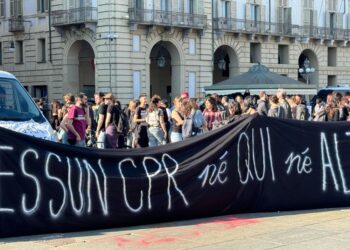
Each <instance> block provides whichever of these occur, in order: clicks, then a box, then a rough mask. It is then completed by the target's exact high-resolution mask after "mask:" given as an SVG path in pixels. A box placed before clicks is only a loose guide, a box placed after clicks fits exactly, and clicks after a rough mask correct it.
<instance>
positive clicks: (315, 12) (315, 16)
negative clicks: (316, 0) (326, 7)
mask: <svg viewBox="0 0 350 250" xmlns="http://www.w3.org/2000/svg"><path fill="white" fill-rule="evenodd" d="M311 13H312V18H311V20H312V25H313V26H315V27H317V24H318V20H317V19H318V16H317V10H311Z"/></svg>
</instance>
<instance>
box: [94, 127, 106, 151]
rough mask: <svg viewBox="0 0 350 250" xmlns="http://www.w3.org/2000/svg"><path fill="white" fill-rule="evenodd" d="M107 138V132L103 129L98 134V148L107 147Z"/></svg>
mask: <svg viewBox="0 0 350 250" xmlns="http://www.w3.org/2000/svg"><path fill="white" fill-rule="evenodd" d="M105 140H106V132H104V131H101V132H100V133H99V134H98V138H97V142H96V145H97V148H100V149H103V148H105Z"/></svg>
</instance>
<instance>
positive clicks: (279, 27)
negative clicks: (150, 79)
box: [276, 7, 283, 32]
mask: <svg viewBox="0 0 350 250" xmlns="http://www.w3.org/2000/svg"><path fill="white" fill-rule="evenodd" d="M276 17H277V31H278V32H283V7H277V15H276Z"/></svg>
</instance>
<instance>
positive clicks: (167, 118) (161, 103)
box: [159, 99, 172, 143]
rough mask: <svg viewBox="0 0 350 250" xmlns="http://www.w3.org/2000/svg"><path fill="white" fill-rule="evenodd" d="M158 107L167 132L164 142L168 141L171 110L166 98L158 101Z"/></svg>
mask: <svg viewBox="0 0 350 250" xmlns="http://www.w3.org/2000/svg"><path fill="white" fill-rule="evenodd" d="M159 107H160V108H161V109H162V111H163V114H164V122H165V128H166V132H167V137H166V143H169V142H170V128H171V125H172V123H171V111H170V109H169V106H168V101H167V100H166V99H163V100H160V101H159Z"/></svg>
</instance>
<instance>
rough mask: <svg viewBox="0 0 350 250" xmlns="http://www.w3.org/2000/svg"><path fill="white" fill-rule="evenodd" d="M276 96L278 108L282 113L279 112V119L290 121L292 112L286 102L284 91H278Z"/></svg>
mask: <svg viewBox="0 0 350 250" xmlns="http://www.w3.org/2000/svg"><path fill="white" fill-rule="evenodd" d="M276 95H277V98H278V103H279V107H280V108H281V109H282V110H283V112H280V115H279V117H280V118H284V119H292V111H291V109H290V106H289V103H288V102H287V101H286V96H287V93H286V91H285V90H284V89H278V90H277V94H276Z"/></svg>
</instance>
